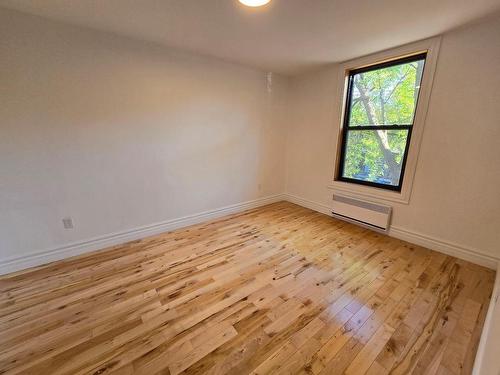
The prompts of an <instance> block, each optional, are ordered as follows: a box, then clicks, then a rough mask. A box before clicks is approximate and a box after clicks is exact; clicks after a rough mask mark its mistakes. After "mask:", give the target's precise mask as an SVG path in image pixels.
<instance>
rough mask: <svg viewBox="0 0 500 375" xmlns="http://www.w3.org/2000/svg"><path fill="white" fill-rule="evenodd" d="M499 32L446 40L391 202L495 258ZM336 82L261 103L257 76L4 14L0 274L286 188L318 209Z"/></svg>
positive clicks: (309, 80)
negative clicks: (412, 155)
mask: <svg viewBox="0 0 500 375" xmlns="http://www.w3.org/2000/svg"><path fill="white" fill-rule="evenodd" d="M498 24H499V18H498V17H497V18H492V19H489V20H486V21H484V22H481V23H479V24H476V25H471V26H468V27H466V28H463V29H460V30H457V31H454V32H451V33H449V34H446V35H444V37H443V41H442V46H441V51H440V57H439V61H438V66H437V71H436V75H435V83H434V89H433V92H432V96H431V102H430V106H429V114H428V117H427V123H426V128H425V133H424V137H423V142H422V148H421V150H420V159H419V162H418V167H417V171H416V176H415V181H414V186H413V192H412V196H411V200H410V204H409V205H404V204H394V203H393V206H394V218H393V225H394V226H395V227H397V228H401V229H403V230H406V231H408V232H411V233H417V234H421V235H424V236H428V237H432V238H435V239H437V240H440V241H443V242H444V243H451V244H454V245H456V246H458V247H463V248H465V249H470V250H473V251H477V252H480V253H483V254H488V255H491V256H492V257H497V258H498V257H500V247H499V246H498V238H499V237H498V230H499V228H500V223H499V218H500V200H499V199H498V192H499V186H500V168H499V165H500V151H499V149H500V148H499V147H498V146H499V141H498V140H499V139H500V126H499V118H500V116H499V108H498V103H500V90H499V89H498V87H500V48H499V47H498V46H499V45H500V28H499V27H498ZM337 78H338V66H337V65H335V64H333V65H331V66H329V67H326V68H324V69H322V70H318V71H315V72H311V73H308V74H304V75H301V76H298V77H294V78H292V79H288V78H285V77H279V76H274V79H273V87H272V92H271V93H269V92H268V90H267V87H266V77H265V73H264V72H260V71H257V70H252V69H247V68H244V67H241V66H238V65H233V64H228V63H224V62H221V61H220V60H215V59H209V58H202V57H197V56H194V55H190V54H185V53H180V52H176V51H173V50H168V49H166V48H165V47H160V46H157V45H154V44H147V43H145V42H142V41H134V40H131V39H128V38H123V37H119V36H114V35H111V34H107V33H101V32H97V31H91V30H87V29H83V28H78V27H72V26H67V25H63V24H58V23H55V22H52V21H48V20H44V19H41V18H37V17H33V16H27V15H22V14H20V13H16V12H12V11H6V10H0V82H1V85H0V102H1V103H2V104H1V106H0V176H1V179H0V264H1V263H2V261H5V260H6V259H10V258H17V257H23V256H29V255H30V254H33V253H34V252H39V251H44V250H51V249H54V248H58V247H61V246H64V245H67V244H70V243H75V242H76V243H78V242H80V241H86V240H88V239H92V238H95V237H99V236H105V235H108V234H110V233H117V232H124V231H128V230H130V229H133V228H137V227H141V226H145V225H150V224H153V223H158V222H163V221H168V220H171V219H176V218H180V217H183V216H186V215H190V214H195V213H198V212H202V211H206V210H213V209H216V208H219V207H223V206H227V205H231V204H236V203H240V202H245V201H249V200H254V199H257V198H260V197H267V196H272V195H274V194H280V193H282V192H284V191H285V190H286V192H287V193H288V194H291V195H294V196H298V197H300V198H304V199H308V200H310V201H313V202H317V203H319V204H323V205H326V206H329V205H330V204H331V194H332V191H331V190H329V189H328V188H327V185H328V184H329V183H330V182H331V179H332V172H333V158H334V149H333V146H332V145H333V137H334V136H336V134H337V132H338V128H339V124H338V121H337V119H338V113H337V109H338V105H337V103H338V101H339V100H340V99H339V98H338V97H337V92H338V90H337ZM286 139H287V140H286ZM285 147H286V150H285ZM285 165H286V168H285ZM285 170H286V189H285ZM259 186H260V188H259ZM65 216H71V217H73V219H74V222H75V228H74V229H73V230H64V229H63V228H62V223H61V219H62V218H63V217H65Z"/></svg>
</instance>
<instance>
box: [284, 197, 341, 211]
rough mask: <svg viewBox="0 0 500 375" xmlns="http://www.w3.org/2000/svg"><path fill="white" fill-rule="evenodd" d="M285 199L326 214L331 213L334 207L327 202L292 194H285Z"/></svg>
mask: <svg viewBox="0 0 500 375" xmlns="http://www.w3.org/2000/svg"><path fill="white" fill-rule="evenodd" d="M284 199H285V200H286V201H288V202H291V203H295V204H298V205H299V206H302V207H306V208H309V209H311V210H313V211H318V212H321V213H322V214H325V215H331V214H332V209H331V208H330V207H328V206H327V205H326V204H321V203H317V202H313V201H310V200H308V199H304V198H301V197H298V196H296V195H292V194H284Z"/></svg>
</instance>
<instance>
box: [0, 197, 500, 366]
mask: <svg viewBox="0 0 500 375" xmlns="http://www.w3.org/2000/svg"><path fill="white" fill-rule="evenodd" d="M493 279H494V272H492V271H490V270H487V269H485V268H482V267H479V266H476V265H473V264H470V263H467V262H465V261H462V260H457V259H455V258H452V257H449V256H446V255H443V254H440V253H437V252H433V251H430V250H427V249H424V248H421V247H418V246H414V245H410V244H408V243H405V242H402V241H399V240H396V239H393V238H389V237H386V236H383V235H379V234H376V233H374V232H372V231H369V230H366V229H362V228H359V227H357V226H354V225H351V224H348V223H345V222H342V221H338V220H335V219H332V218H330V217H328V216H325V215H322V214H319V213H316V212H313V211H311V210H308V209H305V208H302V207H299V206H296V205H293V204H291V203H285V202H280V203H276V204H272V205H269V206H265V207H261V208H258V209H254V210H251V211H247V212H244V213H241V214H237V215H233V216H230V217H226V218H223V219H221V220H217V221H212V222H208V223H204V224H201V225H196V226H193V227H190V228H186V229H181V230H177V231H174V232H170V233H166V234H163V235H159V236H156V237H151V238H147V239H144V240H141V241H135V242H131V243H128V244H126V245H122V246H117V247H114V248H111V249H108V250H106V251H100V252H96V253H93V254H91V255H87V256H82V257H79V258H73V259H70V260H67V261H62V262H58V263H54V264H52V265H50V266H48V267H45V268H38V269H33V270H28V271H25V272H20V273H17V274H12V275H8V276H4V277H1V278H0V289H1V292H2V293H1V296H0V332H1V335H0V373H2V374H18V373H29V374H51V375H58V374H71V375H76V374H109V373H112V374H148V375H149V374H180V373H182V374H240V375H241V374H249V373H252V374H269V373H276V374H343V373H345V374H365V373H366V374H388V373H391V374H409V373H413V374H469V373H470V371H471V368H472V365H473V360H474V355H475V352H476V348H477V344H478V340H479V336H480V333H481V328H482V325H483V321H484V318H485V314H486V310H487V307H488V303H489V296H490V294H491V290H492V285H493Z"/></svg>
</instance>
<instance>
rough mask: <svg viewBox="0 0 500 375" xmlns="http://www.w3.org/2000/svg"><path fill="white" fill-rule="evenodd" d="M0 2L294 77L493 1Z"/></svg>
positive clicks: (449, 24) (428, 30)
mask: <svg viewBox="0 0 500 375" xmlns="http://www.w3.org/2000/svg"><path fill="white" fill-rule="evenodd" d="M0 6H4V7H7V8H11V9H17V10H20V11H24V12H28V13H32V14H36V15H40V16H44V17H49V18H53V19H57V20H61V21H64V22H68V23H72V24H77V25H81V26H87V27H91V28H94V29H99V30H105V31H111V32H114V33H118V34H123V35H128V36H132V37H135V38H140V39H145V40H149V41H154V42H159V43H162V44H165V45H167V46H171V47H176V48H182V49H185V50H190V51H194V52H197V53H201V54H205V55H211V56H215V57H219V58H223V59H225V60H229V61H234V62H238V63H242V64H246V65H250V66H253V67H257V68H260V69H264V70H269V71H274V72H278V73H283V74H295V73H298V72H300V71H302V70H305V69H308V68H311V67H314V66H317V65H320V64H325V63H329V62H339V61H343V60H347V59H350V58H353V57H357V56H361V55H366V54H368V53H371V52H376V51H380V50H383V49H386V48H390V47H394V46H397V45H401V44H405V43H408V42H412V41H415V40H418V39H423V38H426V37H430V36H433V35H436V34H440V33H442V32H445V31H447V30H450V29H452V28H455V27H457V26H460V25H462V24H465V23H468V22H471V21H473V20H475V19H478V18H480V17H483V16H486V15H488V14H491V13H494V12H497V11H500V0H272V1H271V3H270V4H268V5H267V6H265V7H262V8H257V9H254V8H248V7H244V6H243V5H241V4H239V3H238V2H237V0H0Z"/></svg>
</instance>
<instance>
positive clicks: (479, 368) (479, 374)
mask: <svg viewBox="0 0 500 375" xmlns="http://www.w3.org/2000/svg"><path fill="white" fill-rule="evenodd" d="M498 270H500V263H498V267H497V274H496V279H495V285H494V287H493V292H492V294H491V300H490V306H489V307H488V312H487V313H486V318H485V319H484V324H483V330H482V332H481V338H480V339H479V346H478V348H477V352H476V359H475V360H474V367H473V368H472V375H485V372H484V371H483V361H484V353H485V350H486V346H487V345H488V344H491V343H490V342H489V341H490V337H489V333H490V330H491V328H492V325H493V316H494V314H495V313H498V312H496V311H495V307H496V306H497V303H498V299H499V296H500V274H499V272H498Z"/></svg>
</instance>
